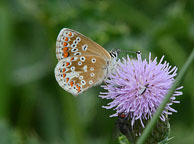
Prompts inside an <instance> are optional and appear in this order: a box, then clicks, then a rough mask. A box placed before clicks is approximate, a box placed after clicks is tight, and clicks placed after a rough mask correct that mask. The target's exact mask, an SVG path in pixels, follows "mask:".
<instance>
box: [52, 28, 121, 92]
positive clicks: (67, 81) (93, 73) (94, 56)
mask: <svg viewBox="0 0 194 144" xmlns="http://www.w3.org/2000/svg"><path fill="white" fill-rule="evenodd" d="M117 53H118V50H114V51H111V52H110V53H109V52H107V51H106V50H105V49H104V48H103V47H101V46H100V45H98V44H97V43H95V42H94V41H92V40H91V39H89V38H87V37H86V36H84V35H82V34H80V33H78V32H76V31H74V30H72V29H68V28H63V29H62V30H61V31H60V33H59V35H58V37H57V42H56V56H57V59H58V64H57V65H56V67H55V77H56V80H57V82H58V83H59V85H60V86H61V87H62V88H63V89H64V90H66V91H68V92H70V93H71V94H73V95H78V94H80V93H82V92H83V91H85V90H87V89H88V88H90V87H92V86H94V85H97V84H100V83H101V82H102V81H103V80H104V79H105V78H106V77H107V75H108V74H110V73H111V71H112V70H113V66H114V65H115V63H116V59H117Z"/></svg>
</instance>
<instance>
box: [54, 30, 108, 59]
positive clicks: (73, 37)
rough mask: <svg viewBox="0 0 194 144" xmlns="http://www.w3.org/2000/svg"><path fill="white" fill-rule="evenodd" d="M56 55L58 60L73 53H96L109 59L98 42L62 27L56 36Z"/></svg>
mask: <svg viewBox="0 0 194 144" xmlns="http://www.w3.org/2000/svg"><path fill="white" fill-rule="evenodd" d="M56 55H57V59H58V60H61V59H64V58H67V57H69V56H70V57H71V56H74V55H98V56H100V57H103V58H104V59H107V60H110V59H111V56H110V54H109V53H108V52H107V51H106V50H105V49H104V48H103V47H101V46H100V45H99V44H97V43H96V42H94V41H92V40H91V39H89V38H88V37H86V36H84V35H82V34H81V33H79V32H77V31H74V30H72V29H68V28H63V29H62V30H61V31H60V33H59V35H58V37H57V42H56Z"/></svg>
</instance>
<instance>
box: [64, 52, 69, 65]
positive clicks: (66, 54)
mask: <svg viewBox="0 0 194 144" xmlns="http://www.w3.org/2000/svg"><path fill="white" fill-rule="evenodd" d="M63 56H64V57H65V58H66V57H68V56H69V53H68V52H64V54H63ZM66 64H67V63H66Z"/></svg>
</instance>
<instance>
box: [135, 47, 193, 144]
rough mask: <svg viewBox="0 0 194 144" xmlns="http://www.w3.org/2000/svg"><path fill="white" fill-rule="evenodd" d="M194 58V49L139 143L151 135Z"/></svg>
mask: <svg viewBox="0 0 194 144" xmlns="http://www.w3.org/2000/svg"><path fill="white" fill-rule="evenodd" d="M193 59H194V49H193V51H192V52H191V55H190V56H189V58H188V60H187V61H186V63H185V64H184V66H183V68H182V69H181V71H180V73H179V75H178V76H177V79H176V80H175V82H174V84H173V86H172V87H171V89H170V90H169V92H168V94H167V95H166V97H165V98H164V100H163V102H162V103H161V105H160V107H159V108H158V109H157V111H156V113H155V114H154V116H153V118H152V119H151V121H150V122H149V123H148V125H147V126H146V128H145V130H144V131H143V133H142V135H141V137H140V138H139V139H138V141H137V144H143V143H144V142H145V140H146V138H147V137H148V136H149V134H150V132H151V130H152V129H153V127H154V126H155V124H156V122H157V120H158V118H159V116H160V114H161V113H162V111H163V109H164V107H165V106H166V104H167V103H168V102H169V99H170V97H171V96H172V94H173V92H174V90H175V88H176V86H177V84H178V83H179V82H180V80H181V78H182V77H183V76H184V74H185V72H186V70H187V69H188V68H189V65H190V64H191V63H192V61H193Z"/></svg>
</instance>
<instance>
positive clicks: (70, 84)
mask: <svg viewBox="0 0 194 144" xmlns="http://www.w3.org/2000/svg"><path fill="white" fill-rule="evenodd" d="M74 58H75V59H74V60H72V61H71V60H70V61H59V63H58V64H57V66H56V68H55V76H56V79H57V81H58V83H59V85H60V86H61V87H62V88H63V89H64V90H66V91H68V92H70V93H72V94H73V95H78V94H80V93H82V92H83V91H85V90H86V89H88V88H90V87H92V86H94V85H97V84H99V83H101V82H102V81H103V79H104V77H105V75H106V72H107V64H106V61H105V60H104V59H102V58H101V57H99V56H76V57H74Z"/></svg>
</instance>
